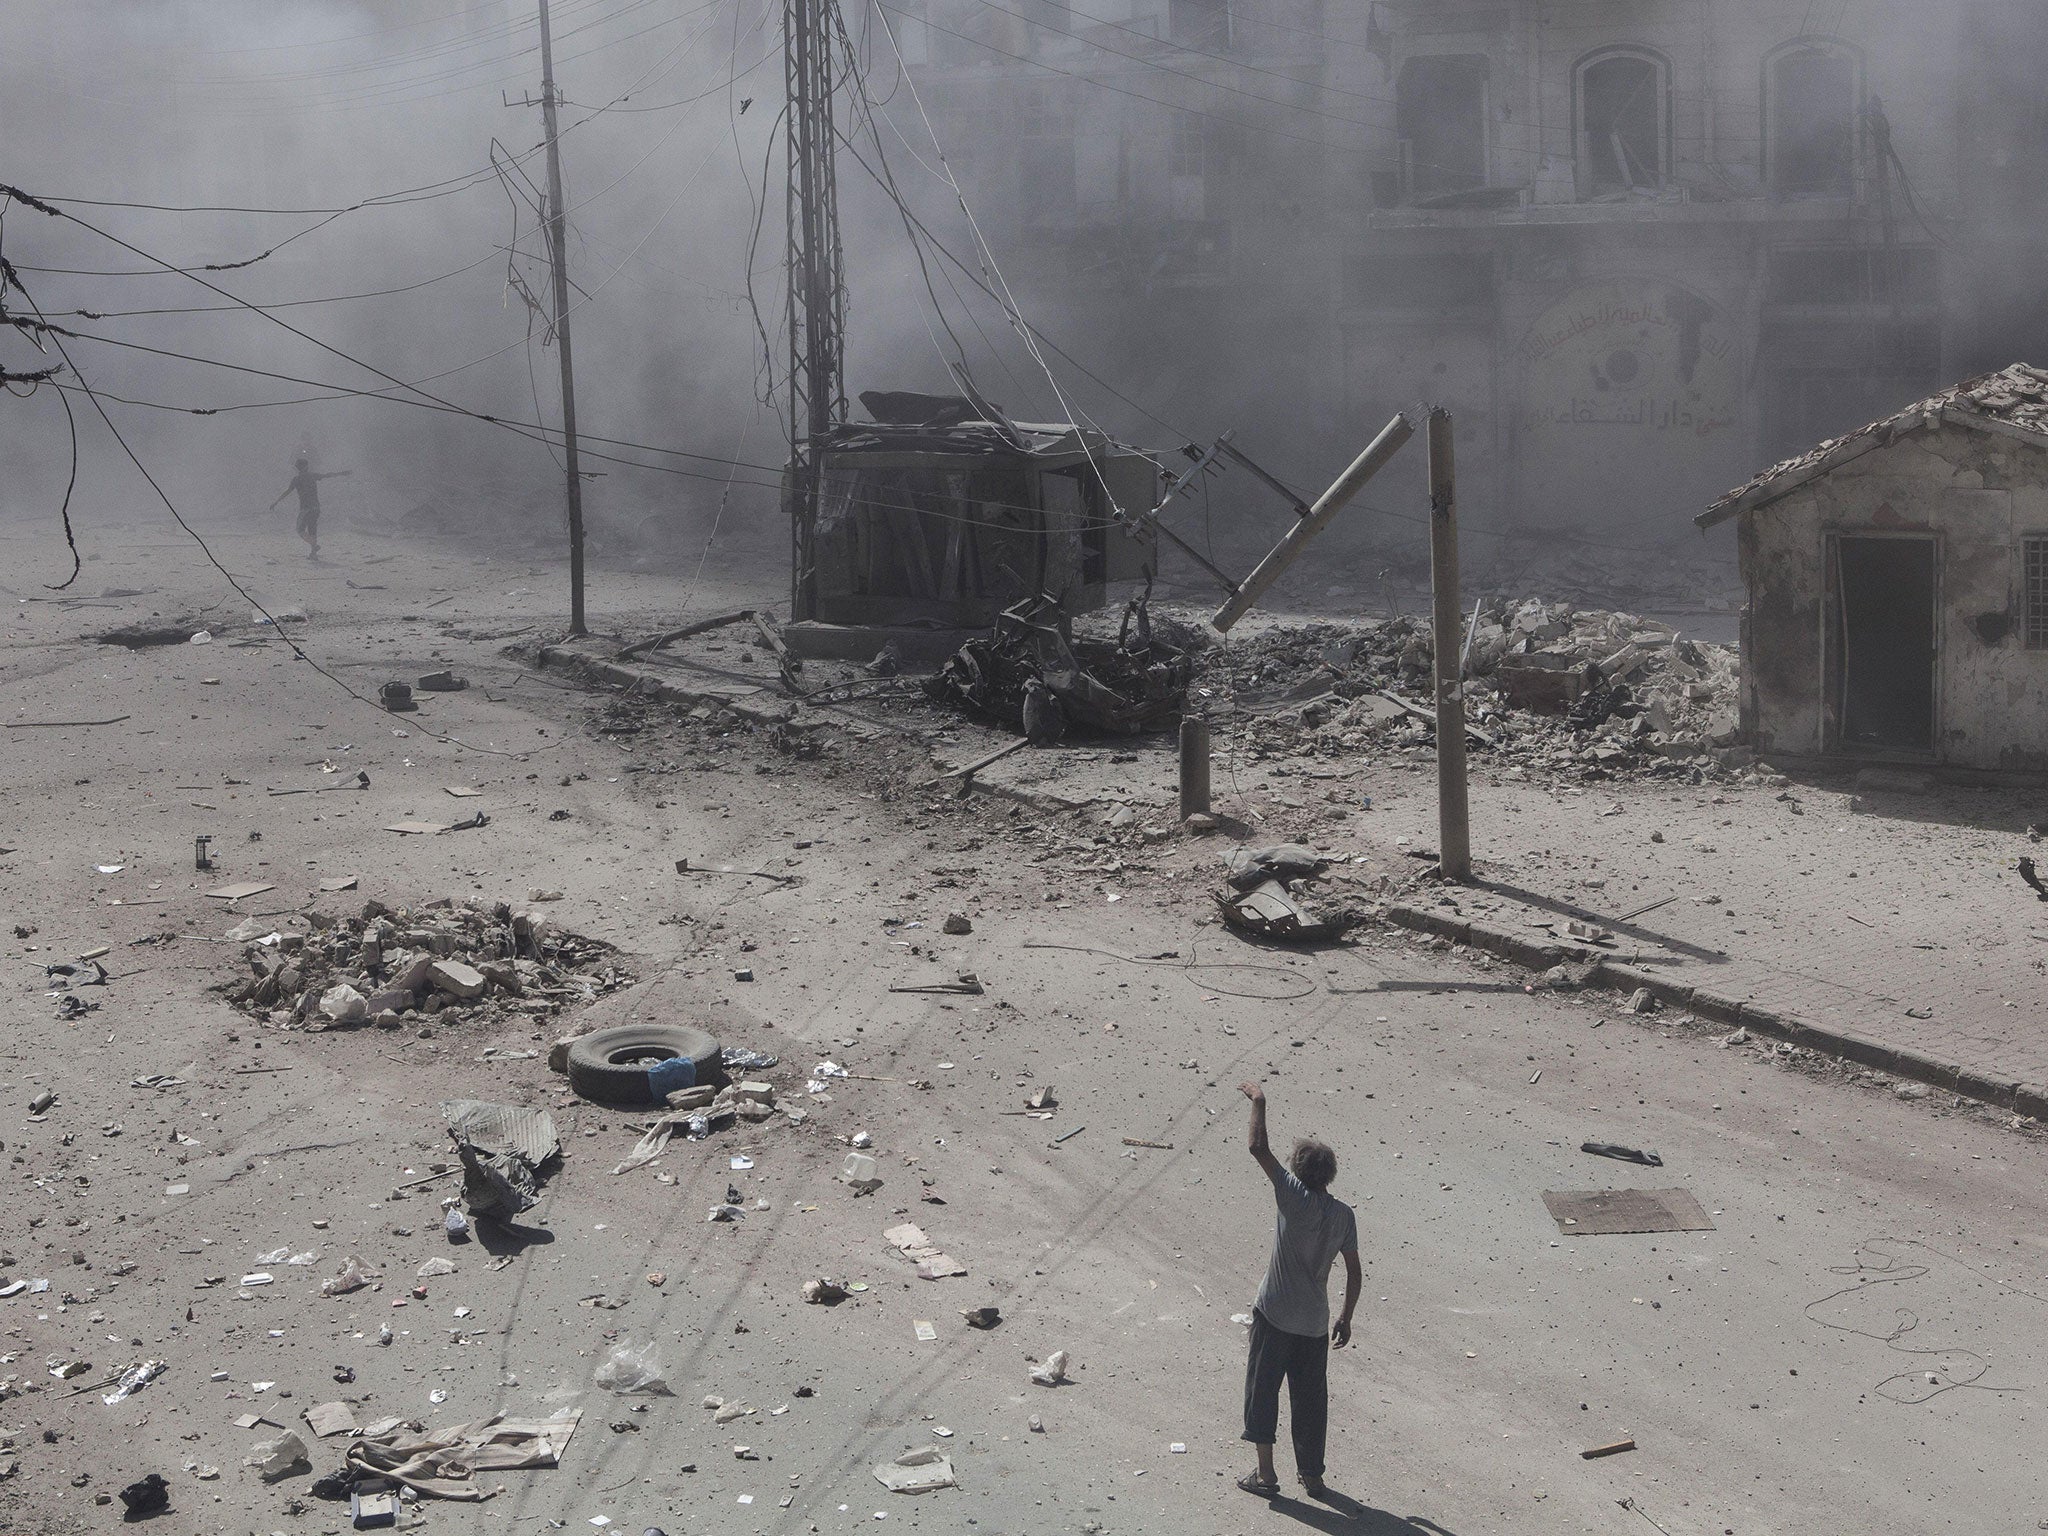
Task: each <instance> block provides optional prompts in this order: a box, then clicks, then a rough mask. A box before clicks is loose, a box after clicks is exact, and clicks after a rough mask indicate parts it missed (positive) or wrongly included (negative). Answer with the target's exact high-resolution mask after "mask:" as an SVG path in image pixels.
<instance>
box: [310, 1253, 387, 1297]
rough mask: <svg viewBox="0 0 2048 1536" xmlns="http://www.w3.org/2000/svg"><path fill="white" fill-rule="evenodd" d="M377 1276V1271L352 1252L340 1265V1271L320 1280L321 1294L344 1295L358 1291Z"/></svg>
mask: <svg viewBox="0 0 2048 1536" xmlns="http://www.w3.org/2000/svg"><path fill="white" fill-rule="evenodd" d="M376 1278H377V1271H376V1270H374V1269H372V1268H370V1266H369V1265H367V1264H365V1263H364V1262H363V1261H362V1260H361V1259H359V1258H357V1257H356V1256H355V1255H354V1254H350V1255H349V1256H348V1259H347V1261H346V1262H345V1263H343V1265H342V1266H341V1273H340V1274H338V1275H334V1276H332V1277H330V1278H328V1279H326V1280H322V1281H321V1282H320V1294H321V1295H322V1296H346V1295H347V1294H348V1293H349V1292H350V1291H360V1290H361V1289H362V1288H363V1287H364V1286H366V1285H368V1284H369V1283H370V1282H371V1281H372V1280H374V1279H376Z"/></svg>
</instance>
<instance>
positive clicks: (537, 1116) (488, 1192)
mask: <svg viewBox="0 0 2048 1536" xmlns="http://www.w3.org/2000/svg"><path fill="white" fill-rule="evenodd" d="M441 1113H442V1115H443V1116H444V1117H445V1118H446V1119H447V1121H448V1134H449V1135H451V1136H453V1137H454V1138H455V1151H456V1154H457V1156H459V1157H460V1158H461V1159H462V1195H463V1199H464V1200H466V1201H467V1202H468V1204H469V1208H470V1210H471V1211H472V1212H474V1213H477V1214H480V1215H491V1216H502V1217H506V1218H510V1217H513V1216H516V1215H518V1214H519V1213H520V1212H521V1211H524V1210H527V1209H529V1208H530V1207H531V1206H533V1205H534V1204H535V1203H536V1202H537V1201H538V1200H539V1199H540V1170H541V1169H542V1168H544V1167H546V1166H547V1165H548V1164H549V1163H551V1162H553V1161H554V1160H555V1159H556V1158H558V1157H560V1156H561V1155H562V1139H561V1137H560V1136H559V1135H557V1134H556V1132H555V1117H554V1116H553V1115H551V1114H549V1113H548V1112H547V1111H546V1110H544V1109H527V1108H525V1107H524V1106H522V1105H518V1104H491V1103H487V1102H485V1101H483V1100H480V1099H450V1100H448V1101H446V1102H445V1103H443V1104H442V1106H441Z"/></svg>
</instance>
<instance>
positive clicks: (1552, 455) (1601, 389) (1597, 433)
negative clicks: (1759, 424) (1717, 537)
mask: <svg viewBox="0 0 2048 1536" xmlns="http://www.w3.org/2000/svg"><path fill="white" fill-rule="evenodd" d="M1516 360H1517V362H1518V364H1519V367H1520V375H1521V384H1520V389H1521V397H1520V405H1519V409H1518V411H1517V414H1516V423H1515V426H1516V433H1517V438H1518V443H1517V447H1518V450H1519V455H1518V456H1519V460H1520V468H1521V487H1522V499H1523V501H1524V503H1525V515H1527V516H1528V517H1529V518H1530V519H1531V520H1534V521H1551V520H1553V519H1569V520H1571V521H1574V522H1580V523H1591V524H1598V525H1601V526H1604V527H1609V528H1621V527H1624V526H1629V525H1635V526H1638V527H1642V528H1643V529H1644V530H1645V531H1646V532H1648V531H1651V530H1653V529H1654V528H1656V527H1661V526H1664V525H1666V524H1668V522H1669V519H1671V518H1672V517H1676V516H1680V515H1683V514H1685V513H1686V512H1687V511H1688V510H1689V509H1690V508H1692V507H1693V506H1695V505H1704V501H1703V498H1710V497H1711V496H1713V495H1715V494H1717V492H1716V490H1715V487H1717V486H1718V487H1722V488H1725V487H1726V486H1728V485H1730V484H1733V483H1734V481H1736V480H1740V479H1742V478H1743V477H1744V476H1745V475H1747V474H1748V473H1749V469H1750V468H1752V467H1753V466H1750V465H1748V463H1747V460H1748V457H1749V455H1748V452H1747V448H1748V433H1747V432H1746V431H1745V430H1744V426H1743V413H1742V374H1741V366H1740V363H1739V360H1738V356H1737V348H1736V344H1735V334H1734V329H1733V327H1732V326H1731V325H1730V323H1729V320H1728V317H1727V315H1726V314H1725V313H1724V312H1723V311H1722V310H1721V309H1720V308H1719V307H1718V306H1716V305H1714V304H1712V303H1710V302H1709V301H1707V300H1706V299H1703V298H1701V297H1700V296H1699V295H1698V294H1696V293H1693V292H1692V291H1691V290H1689V289H1686V288H1681V287H1679V286H1678V285H1676V284H1674V283H1670V282H1665V281H1662V280H1660V279H1656V278H1626V277H1624V278H1611V279H1608V280H1605V281H1602V282H1597V283H1588V284H1585V285H1583V286H1581V287H1579V288H1576V289H1574V290H1573V291H1572V292H1571V294H1570V295H1569V296H1567V297H1566V298H1564V299H1563V300H1561V301H1559V302H1558V303H1556V304H1553V305H1552V306H1551V307H1550V308H1549V309H1547V310H1545V311H1544V312H1543V313H1542V315H1541V316H1539V317H1538V318H1537V320H1536V323H1535V324H1534V325H1532V326H1530V328H1529V330H1528V332H1527V333H1526V334H1525V335H1524V336H1523V338H1522V340H1521V343H1520V345H1519V346H1518V347H1517V349H1516ZM1731 474H1732V477H1733V478H1732V479H1731Z"/></svg>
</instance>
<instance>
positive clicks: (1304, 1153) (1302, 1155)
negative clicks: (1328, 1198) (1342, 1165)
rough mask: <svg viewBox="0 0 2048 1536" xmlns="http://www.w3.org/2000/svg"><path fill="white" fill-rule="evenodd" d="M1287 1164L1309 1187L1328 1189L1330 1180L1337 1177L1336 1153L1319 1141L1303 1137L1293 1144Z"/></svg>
mask: <svg viewBox="0 0 2048 1536" xmlns="http://www.w3.org/2000/svg"><path fill="white" fill-rule="evenodd" d="M1287 1166H1288V1167H1289V1168H1291V1169H1292V1170H1293V1171H1294V1176H1295V1177H1296V1178H1297V1179H1299V1180H1301V1182H1302V1183H1303V1184H1306V1185H1307V1186H1308V1187H1309V1188H1310V1189H1328V1188H1329V1187H1330V1180H1332V1179H1334V1178H1336V1177H1337V1154H1336V1153H1335V1152H1332V1151H1331V1150H1330V1149H1329V1147H1327V1146H1326V1145H1324V1144H1323V1143H1322V1142H1320V1141H1309V1140H1307V1139H1306V1138H1304V1139H1302V1140H1300V1141H1297V1142H1296V1143H1295V1144H1294V1151H1293V1153H1292V1154H1291V1155H1290V1156H1289V1157H1288V1159H1287Z"/></svg>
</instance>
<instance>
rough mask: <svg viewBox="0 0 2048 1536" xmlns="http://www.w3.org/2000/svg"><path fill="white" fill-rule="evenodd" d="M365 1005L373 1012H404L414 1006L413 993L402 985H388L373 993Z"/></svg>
mask: <svg viewBox="0 0 2048 1536" xmlns="http://www.w3.org/2000/svg"><path fill="white" fill-rule="evenodd" d="M363 1006H364V1008H365V1009H367V1010H368V1011H369V1012H370V1013H372V1014H378V1013H403V1012H405V1010H406V1009H408V1008H410V1007H412V1006H413V995H412V993H410V992H408V991H406V990H404V989H403V988H402V987H386V988H384V989H383V990H382V991H381V992H373V993H371V994H370V996H369V997H368V999H366V1000H365V1002H364V1004H363Z"/></svg>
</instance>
